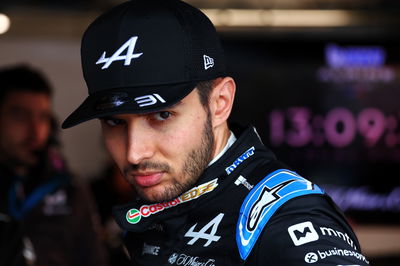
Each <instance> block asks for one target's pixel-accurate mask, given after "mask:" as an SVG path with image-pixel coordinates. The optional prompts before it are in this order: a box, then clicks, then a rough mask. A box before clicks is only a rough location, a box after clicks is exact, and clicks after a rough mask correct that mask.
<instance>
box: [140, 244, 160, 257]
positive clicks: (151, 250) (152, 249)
mask: <svg viewBox="0 0 400 266" xmlns="http://www.w3.org/2000/svg"><path fill="white" fill-rule="evenodd" d="M159 252H160V247H158V246H152V245H147V244H146V243H143V250H142V255H145V254H149V255H153V256H158V253H159Z"/></svg>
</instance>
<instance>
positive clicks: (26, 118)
mask: <svg viewBox="0 0 400 266" xmlns="http://www.w3.org/2000/svg"><path fill="white" fill-rule="evenodd" d="M50 118H51V103H50V98H49V96H48V95H47V94H45V93H36V92H29V91H20V92H11V93H9V94H8V95H7V96H6V97H5V99H4V101H3V103H2V104H1V105H0V158H1V160H3V161H5V162H7V163H10V164H12V165H13V166H28V167H29V166H34V165H35V164H36V163H37V162H38V156H37V152H38V151H40V150H41V149H43V148H44V147H45V145H46V143H47V141H48V138H49V135H50Z"/></svg>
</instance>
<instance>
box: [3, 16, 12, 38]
mask: <svg viewBox="0 0 400 266" xmlns="http://www.w3.org/2000/svg"><path fill="white" fill-rule="evenodd" d="M10 24H11V23H10V19H9V18H8V17H7V16H6V15H4V14H1V13H0V34H3V33H6V32H7V31H8V29H9V28H10Z"/></svg>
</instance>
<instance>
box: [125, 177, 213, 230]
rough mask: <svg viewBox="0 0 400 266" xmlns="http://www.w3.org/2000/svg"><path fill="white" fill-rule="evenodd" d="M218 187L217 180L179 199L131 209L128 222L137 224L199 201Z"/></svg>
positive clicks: (202, 185) (191, 190) (194, 189)
mask: <svg viewBox="0 0 400 266" xmlns="http://www.w3.org/2000/svg"><path fill="white" fill-rule="evenodd" d="M217 186H218V178H215V179H213V180H211V181H209V182H207V183H204V184H201V185H199V186H197V187H194V188H192V189H190V190H188V191H186V192H185V193H183V194H182V195H180V196H179V197H177V198H175V199H173V200H171V201H167V202H162V203H155V204H151V205H143V206H141V207H140V209H139V210H138V209H135V208H133V209H130V210H129V211H128V212H127V214H126V220H127V222H128V223H130V224H137V223H139V222H140V220H141V218H142V217H148V216H150V215H152V214H155V213H158V212H161V211H163V210H165V209H169V208H172V207H175V206H177V205H179V204H182V203H185V202H188V201H191V200H194V199H197V198H199V197H201V196H202V195H204V194H207V193H209V192H211V191H213V190H214V189H215V188H216V187H217Z"/></svg>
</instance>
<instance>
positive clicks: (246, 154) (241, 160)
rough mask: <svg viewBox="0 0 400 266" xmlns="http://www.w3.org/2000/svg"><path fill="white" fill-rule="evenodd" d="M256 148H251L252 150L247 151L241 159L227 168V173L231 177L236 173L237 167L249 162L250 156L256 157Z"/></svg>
mask: <svg viewBox="0 0 400 266" xmlns="http://www.w3.org/2000/svg"><path fill="white" fill-rule="evenodd" d="M254 150H255V148H254V147H251V148H250V149H248V150H247V151H245V152H244V153H243V154H242V155H240V156H239V158H237V159H236V160H235V161H234V162H233V164H232V165H230V166H228V167H227V168H225V172H226V173H227V174H228V175H230V174H231V173H232V172H233V171H235V169H236V167H238V166H239V164H241V163H242V162H244V161H245V160H247V159H248V158H249V157H250V156H253V155H254Z"/></svg>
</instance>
